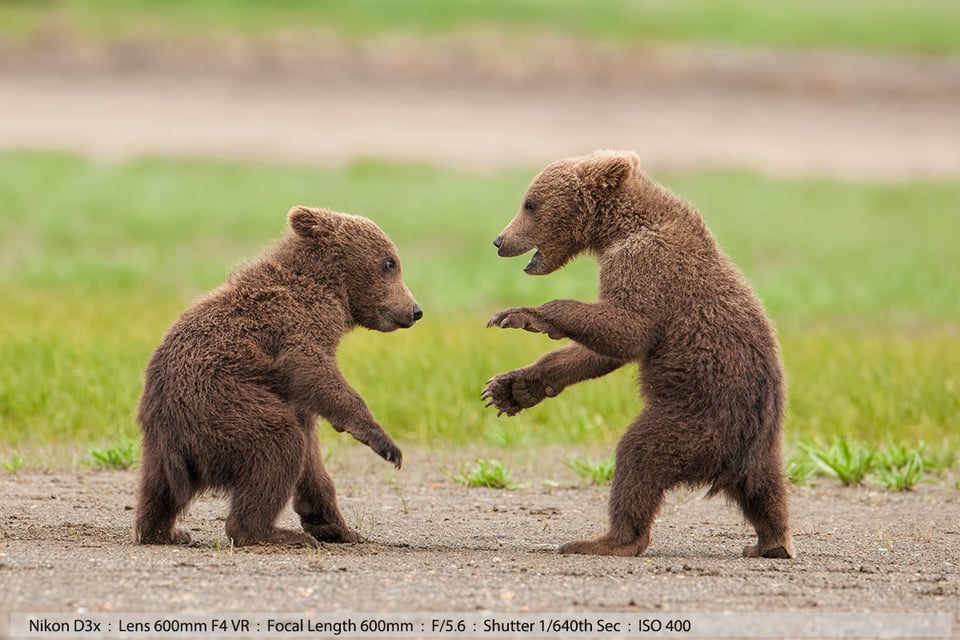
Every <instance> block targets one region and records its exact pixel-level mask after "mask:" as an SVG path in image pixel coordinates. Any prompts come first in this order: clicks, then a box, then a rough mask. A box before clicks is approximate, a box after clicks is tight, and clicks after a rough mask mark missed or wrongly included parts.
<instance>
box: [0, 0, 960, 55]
mask: <svg viewBox="0 0 960 640" xmlns="http://www.w3.org/2000/svg"><path fill="white" fill-rule="evenodd" d="M958 23H960V6H958V5H957V3H956V2H953V1H952V0H911V1H910V2H901V1H899V0H844V1H843V2H835V1H831V0H781V1H779V2H764V1H763V0H600V1H598V2H582V1H580V0H452V1H451V0H329V1H325V2H313V1H311V0H288V1H287V2H282V3H264V2H257V1H255V0H195V1H188V0H170V1H167V2H159V1H158V0H69V1H67V0H49V1H48V2H42V3H41V2H7V3H2V4H0V25H2V27H0V33H5V34H7V35H10V36H14V37H23V36H25V35H26V34H29V33H31V32H33V31H35V30H37V29H38V28H44V27H45V28H47V29H49V27H48V26H46V25H50V24H56V25H61V26H62V25H69V26H71V27H73V28H74V29H77V30H80V31H83V32H88V33H93V34H97V35H102V36H107V37H121V36H124V35H129V34H130V33H137V32H139V33H147V34H156V33H158V32H159V33H168V34H169V33H173V34H183V33H187V34H207V33H210V32H214V33H220V32H233V33H242V34H260V35H262V34H265V33H278V32H279V33H286V34H289V33H291V32H294V33H296V32H301V33H302V32H304V31H310V30H314V31H316V30H326V31H334V32H337V33H340V34H343V35H346V36H348V37H354V38H362V37H370V36H376V35H381V34H385V33H386V34H395V33H408V34H412V35H416V36H433V35H443V34H450V33H454V34H462V33H463V32H464V31H487V32H502V33H506V34H507V35H509V36H511V37H514V38H515V39H517V40H518V41H522V40H523V38H525V37H530V36H531V35H534V36H536V35H537V34H540V33H563V34H567V35H571V36H575V37H581V38H588V39H594V40H601V41H609V42H614V43H638V42H650V41H655V42H696V43H708V44H728V45H741V46H779V47H794V48H814V47H830V48H852V49H865V50H873V51H897V52H903V51H906V52H919V53H948V52H953V53H955V52H957V51H958V50H960V37H958V36H957V29H956V28H955V27H956V25H957V24H958ZM288 37H296V36H288Z"/></svg>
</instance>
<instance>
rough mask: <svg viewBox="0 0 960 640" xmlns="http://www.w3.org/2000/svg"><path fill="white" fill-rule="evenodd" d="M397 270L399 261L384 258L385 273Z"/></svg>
mask: <svg viewBox="0 0 960 640" xmlns="http://www.w3.org/2000/svg"><path fill="white" fill-rule="evenodd" d="M396 268H397V261H396V260H394V259H393V258H384V259H383V270H384V271H393V270H394V269H396Z"/></svg>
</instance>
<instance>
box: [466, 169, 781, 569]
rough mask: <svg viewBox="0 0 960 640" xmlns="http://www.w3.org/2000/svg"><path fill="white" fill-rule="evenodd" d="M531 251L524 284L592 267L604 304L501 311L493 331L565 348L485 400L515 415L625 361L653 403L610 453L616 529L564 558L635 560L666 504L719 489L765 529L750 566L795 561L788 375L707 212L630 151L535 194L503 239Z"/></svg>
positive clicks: (509, 378) (557, 174)
mask: <svg viewBox="0 0 960 640" xmlns="http://www.w3.org/2000/svg"><path fill="white" fill-rule="evenodd" d="M494 245H496V247H497V249H498V253H499V255H501V256H505V257H511V256H519V255H521V254H524V253H527V252H528V251H530V250H535V252H534V254H533V257H532V258H531V259H530V262H529V263H528V264H527V266H526V267H525V268H524V271H526V272H527V273H528V274H532V275H545V274H548V273H551V272H553V271H556V270H557V269H559V268H560V267H562V266H563V265H564V264H566V263H567V262H568V261H569V260H570V259H572V258H574V257H575V256H577V255H578V254H581V253H588V254H592V255H594V256H596V258H597V261H598V264H599V271H600V290H599V296H598V300H597V301H596V302H592V303H586V302H579V301H576V300H553V301H551V302H547V303H546V304H543V305H541V306H539V307H536V308H530V307H524V308H514V309H507V310H504V311H501V312H499V313H497V314H496V315H494V316H493V318H492V319H491V320H490V322H489V323H488V326H491V327H502V328H520V329H526V330H527V331H533V332H538V333H545V334H547V335H548V336H549V337H550V338H553V339H559V338H569V339H570V340H571V342H570V344H568V345H566V346H564V347H562V348H560V349H557V350H555V351H552V352H550V353H547V354H546V355H544V356H542V357H541V358H540V359H538V360H537V361H536V362H534V363H533V364H531V365H529V366H527V367H523V368H521V369H517V370H515V371H510V372H507V373H501V374H499V375H497V376H495V377H493V378H491V379H490V380H488V381H487V386H486V388H485V389H484V390H483V394H482V398H483V399H485V400H487V401H488V402H487V406H490V405H491V404H492V405H494V406H496V408H497V410H498V415H499V414H500V413H506V414H507V415H511V416H512V415H514V414H516V413H518V412H520V411H521V410H523V409H526V408H528V407H532V406H533V405H535V404H537V403H539V402H540V401H541V400H543V399H544V398H547V397H553V396H555V395H557V394H559V393H560V392H561V391H563V389H564V388H566V387H568V386H570V385H571V384H574V383H576V382H580V381H581V380H586V379H588V378H596V377H599V376H602V375H605V374H607V373H609V372H611V371H613V370H615V369H617V368H619V367H621V366H623V365H624V364H626V363H628V362H636V363H637V364H638V365H639V368H640V383H641V392H642V396H643V399H644V408H643V411H642V412H641V413H640V415H639V416H638V417H637V418H636V419H635V420H634V421H633V423H632V424H631V425H630V426H629V427H628V428H627V430H626V433H625V434H624V435H623V436H622V438H621V439H620V442H619V443H618V445H617V451H616V465H615V469H614V476H613V484H612V486H611V489H610V500H609V527H608V531H607V532H606V533H605V534H604V535H602V536H600V537H598V538H595V539H592V540H578V541H574V542H569V543H567V544H564V545H562V546H561V548H560V551H561V553H583V554H598V555H623V556H633V555H639V554H641V553H643V551H644V550H645V549H646V548H647V546H648V545H649V544H650V529H651V526H652V525H653V521H654V518H655V517H656V514H657V511H658V510H659V508H660V505H661V503H662V501H663V496H664V493H665V492H666V491H667V490H668V489H670V488H671V487H675V486H677V485H680V484H688V485H700V484H709V485H711V487H710V491H709V493H708V495H713V494H715V493H717V492H723V493H724V494H726V495H727V496H728V497H729V498H730V499H731V500H732V501H734V502H735V503H736V504H738V505H739V507H740V508H741V509H742V511H743V514H744V516H745V517H746V519H747V520H748V521H749V522H750V523H751V524H752V525H753V527H754V528H755V529H756V533H757V537H758V541H757V544H756V545H752V546H748V547H746V548H745V549H744V551H743V554H744V555H745V556H753V557H755V556H764V557H772V558H790V557H793V555H794V550H793V542H792V539H791V536H790V526H789V517H788V507H787V484H786V480H785V474H784V468H783V458H782V442H781V441H782V424H783V411H784V374H783V366H782V364H781V359H780V349H779V346H778V343H777V339H776V337H775V333H774V328H773V326H772V323H771V321H770V320H769V319H768V318H767V315H766V313H765V312H764V309H763V306H762V304H761V303H760V301H759V299H758V298H757V296H756V295H755V294H754V292H753V290H752V289H751V287H750V285H748V284H747V282H746V280H745V279H744V278H743V276H742V275H741V273H740V271H739V270H738V269H737V268H736V267H735V266H734V265H733V263H732V262H731V261H730V260H729V259H728V258H727V257H726V255H724V253H723V252H722V251H721V250H720V248H719V247H718V246H717V243H716V241H715V240H714V238H713V235H712V234H711V233H710V231H709V230H708V229H707V226H706V224H705V223H704V221H703V218H701V216H700V213H699V212H698V211H697V210H696V209H695V208H694V207H693V206H692V205H691V204H690V203H688V202H687V201H685V200H683V199H682V198H679V197H677V196H676V195H674V194H673V193H671V192H670V191H668V190H667V189H666V188H664V187H662V186H661V185H659V184H657V183H656V182H654V181H653V180H651V179H650V178H649V177H647V176H646V175H645V174H644V173H642V172H641V171H640V170H639V158H638V157H637V156H636V154H634V153H621V152H611V151H598V152H595V153H594V154H592V155H589V156H584V157H579V158H570V159H566V160H560V161H557V162H555V163H553V164H551V165H550V166H548V167H547V168H546V169H544V170H543V171H542V172H541V173H540V174H539V175H537V176H536V177H535V178H534V179H533V182H532V183H531V184H530V186H529V188H528V189H527V192H526V195H525V197H524V199H523V203H522V205H521V207H520V211H519V212H518V213H517V214H516V216H515V217H514V218H513V220H512V221H511V222H510V223H509V224H508V225H507V227H506V228H505V229H504V230H503V233H501V235H499V236H497V238H496V240H495V241H494Z"/></svg>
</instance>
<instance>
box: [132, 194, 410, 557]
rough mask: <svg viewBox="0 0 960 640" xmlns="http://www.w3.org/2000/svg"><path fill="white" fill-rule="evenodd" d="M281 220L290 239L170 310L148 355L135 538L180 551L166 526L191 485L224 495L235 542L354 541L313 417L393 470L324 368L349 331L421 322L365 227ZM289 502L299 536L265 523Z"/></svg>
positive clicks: (382, 240) (390, 249)
mask: <svg viewBox="0 0 960 640" xmlns="http://www.w3.org/2000/svg"><path fill="white" fill-rule="evenodd" d="M288 221H289V224H290V227H291V229H292V230H293V233H291V234H288V235H287V236H286V237H285V238H284V239H283V240H282V241H281V242H280V243H279V244H278V245H277V246H276V247H275V248H274V249H273V250H272V251H270V252H269V253H267V254H266V255H265V256H263V257H262V258H260V259H259V260H257V261H256V262H254V263H252V264H250V265H248V266H246V267H243V268H241V269H240V270H239V271H237V272H236V273H235V274H233V275H232V276H231V277H230V279H229V280H228V282H227V283H226V284H224V285H223V286H221V287H220V288H219V289H216V290H215V291H213V292H212V293H210V294H208V295H206V296H205V297H204V298H202V299H200V300H199V301H198V302H197V303H196V304H194V305H193V306H192V307H191V308H190V309H188V310H187V311H186V312H184V313H183V315H181V316H180V318H179V319H177V321H176V322H175V323H174V324H173V326H172V327H171V328H170V330H169V331H168V332H167V334H166V336H164V338H163V341H162V342H161V344H160V346H159V347H157V349H156V351H154V353H153V356H152V358H151V359H150V363H149V365H148V366H147V370H146V374H145V381H144V390H143V396H142V397H141V399H140V407H139V415H138V422H139V423H140V427H141V431H142V436H143V458H142V462H141V465H142V476H141V481H140V495H139V502H138V506H137V515H136V526H135V532H134V533H135V535H136V538H137V540H138V541H140V542H142V543H147V544H170V543H187V542H189V541H190V535H189V534H188V533H187V532H186V531H184V530H183V529H177V528H175V526H174V525H175V523H176V520H177V516H178V515H179V514H180V512H181V511H183V509H184V508H185V507H186V506H187V504H188V503H189V502H190V501H191V499H192V498H193V497H194V496H195V495H196V494H197V493H198V492H201V491H203V490H204V489H220V490H225V491H227V492H228V493H230V495H231V504H230V513H229V516H228V517H227V521H226V531H227V535H228V536H230V538H232V539H233V542H234V544H236V545H248V544H257V543H274V544H292V545H309V546H317V544H318V541H319V540H325V541H330V542H357V541H360V539H361V538H360V536H359V535H358V534H357V532H356V531H354V530H353V529H351V528H350V527H349V526H348V525H347V523H346V521H345V520H344V519H343V516H342V515H341V514H340V510H339V509H338V508H337V501H336V494H335V491H334V486H333V481H332V480H331V479H330V476H329V475H328V474H327V472H326V470H325V469H324V466H323V462H322V459H321V457H320V451H319V449H318V444H317V433H316V421H317V417H318V416H319V417H322V418H324V419H326V420H328V421H329V422H330V424H331V425H332V426H333V428H334V429H336V430H337V431H346V432H348V433H350V434H351V435H352V436H353V437H354V438H356V439H357V440H359V441H360V442H363V443H364V444H366V445H367V446H369V447H370V448H371V449H373V450H374V451H375V452H376V453H377V454H378V455H380V456H381V457H383V458H385V459H386V460H388V461H389V462H392V463H394V465H396V466H397V467H398V468H399V467H400V462H401V453H400V449H399V448H397V445H396V444H394V442H393V440H391V438H390V436H388V435H387V434H386V432H385V431H384V430H383V429H382V428H381V427H380V425H379V424H378V423H377V421H376V420H374V418H373V416H372V415H371V414H370V411H369V409H367V405H366V404H365V403H364V401H363V399H362V398H361V397H360V396H359V395H358V394H357V392H356V391H354V390H353V389H352V388H351V387H350V385H349V384H347V381H346V380H345V379H344V378H343V376H342V375H341V373H340V371H339V370H338V368H337V363H336V348H337V343H338V342H339V341H340V339H341V337H342V336H343V335H344V334H345V333H347V332H348V331H349V330H350V329H351V328H352V327H354V326H355V325H360V326H363V327H366V328H368V329H374V330H377V331H393V330H394V329H398V328H400V327H410V326H412V325H413V323H414V322H416V321H417V320H419V319H420V317H421V316H422V315H423V312H422V311H421V309H420V307H419V306H418V305H417V303H416V302H415V301H414V299H413V296H412V295H411V294H410V291H409V289H407V287H406V285H405V284H404V282H403V279H402V278H401V275H400V259H399V257H398V256H397V249H396V247H394V245H393V243H392V242H391V241H390V239H389V238H388V237H387V236H386V234H384V233H383V231H381V230H380V229H379V227H377V225H375V224H374V223H373V222H371V221H370V220H367V219H365V218H361V217H357V216H351V215H347V214H341V213H334V212H331V211H326V210H323V209H311V208H307V207H294V208H293V209H291V211H290V213H289V216H288ZM291 496H292V497H293V508H294V510H295V511H296V512H297V514H298V515H299V516H300V522H301V524H302V525H303V529H304V532H300V531H293V530H288V529H280V528H277V527H276V519H277V516H278V515H279V514H280V511H281V510H282V509H283V507H284V506H285V505H286V504H287V502H288V501H289V500H290V498H291Z"/></svg>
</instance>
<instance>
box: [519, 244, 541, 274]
mask: <svg viewBox="0 0 960 640" xmlns="http://www.w3.org/2000/svg"><path fill="white" fill-rule="evenodd" d="M542 261H543V255H541V253H540V250H539V249H537V250H536V251H534V252H533V255H532V256H530V262H528V263H527V266H525V267H524V268H523V270H524V271H525V272H526V273H530V272H531V271H534V270H535V269H536V268H537V267H539V266H540V263H541V262H542Z"/></svg>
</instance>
